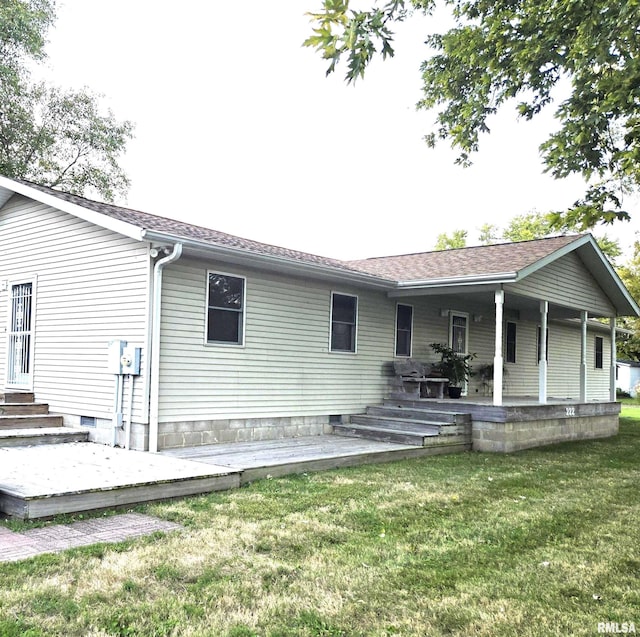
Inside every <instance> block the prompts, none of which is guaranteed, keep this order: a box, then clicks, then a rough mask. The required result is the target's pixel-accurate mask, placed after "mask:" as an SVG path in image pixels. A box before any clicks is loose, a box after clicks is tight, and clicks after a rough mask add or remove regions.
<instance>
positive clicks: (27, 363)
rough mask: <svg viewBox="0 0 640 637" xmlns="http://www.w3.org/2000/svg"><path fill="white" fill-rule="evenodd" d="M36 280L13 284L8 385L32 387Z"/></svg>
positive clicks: (10, 310) (24, 387)
mask: <svg viewBox="0 0 640 637" xmlns="http://www.w3.org/2000/svg"><path fill="white" fill-rule="evenodd" d="M33 295H34V284H33V281H25V282H22V283H14V284H12V285H11V295H10V299H9V304H10V307H9V331H8V343H7V387H11V388H16V389H33V323H34V321H33Z"/></svg>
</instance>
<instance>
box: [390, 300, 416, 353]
mask: <svg viewBox="0 0 640 637" xmlns="http://www.w3.org/2000/svg"><path fill="white" fill-rule="evenodd" d="M400 306H402V307H407V308H409V310H410V311H411V317H410V321H409V322H410V325H409V329H408V330H406V329H403V330H402V332H403V333H406V332H408V333H409V353H408V354H399V353H398V334H399V333H400V332H401V330H400V329H399V326H398V317H399V309H400ZM394 353H395V356H397V357H398V358H411V354H412V353H413V305H409V304H407V303H396V345H395V352H394Z"/></svg>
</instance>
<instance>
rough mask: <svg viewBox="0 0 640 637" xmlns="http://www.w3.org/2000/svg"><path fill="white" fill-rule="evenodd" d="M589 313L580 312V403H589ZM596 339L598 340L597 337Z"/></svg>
mask: <svg viewBox="0 0 640 637" xmlns="http://www.w3.org/2000/svg"><path fill="white" fill-rule="evenodd" d="M588 318H589V314H588V312H586V311H585V310H583V311H582V312H580V401H581V402H583V403H584V402H586V401H587V321H588ZM596 338H598V337H597V336H596Z"/></svg>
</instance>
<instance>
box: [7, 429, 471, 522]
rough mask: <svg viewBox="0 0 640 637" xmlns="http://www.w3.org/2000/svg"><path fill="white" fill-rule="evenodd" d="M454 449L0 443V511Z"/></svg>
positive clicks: (299, 443) (59, 509)
mask: <svg viewBox="0 0 640 637" xmlns="http://www.w3.org/2000/svg"><path fill="white" fill-rule="evenodd" d="M467 448H468V446H467ZM462 450H463V449H462V447H461V446H460V445H440V446H438V447H435V448H426V447H425V448H421V447H416V446H413V445H403V444H394V443H386V442H378V441H370V440H363V439H360V438H346V437H338V436H331V435H328V436H311V437H306V438H293V439H283V440H274V441H260V442H251V443H233V444H225V445H210V446H203V447H190V448H184V449H173V450H168V451H165V452H162V453H159V454H151V453H147V452H141V451H131V450H125V449H120V448H114V447H107V446H104V445H100V444H96V443H91V442H76V443H65V444H49V445H44V446H30V447H0V514H4V515H6V516H11V517H16V518H19V519H37V518H47V517H52V516H54V515H58V514H62V513H80V512H82V511H90V510H99V509H107V508H118V507H123V506H130V505H133V504H138V503H143V502H149V501H154V500H166V499H170V498H176V497H184V496H189V495H196V494H201V493H208V492H212V491H220V490H227V489H232V488H237V487H239V486H240V485H241V484H246V483H248V482H251V481H253V480H256V479H259V478H264V477H267V476H273V477H277V476H283V475H287V474H292V473H302V472H307V471H323V470H327V469H332V468H337V467H347V466H355V465H359V464H367V463H373V462H389V461H393V460H401V459H405V458H414V457H419V456H424V455H433V454H441V453H451V452H452V451H462Z"/></svg>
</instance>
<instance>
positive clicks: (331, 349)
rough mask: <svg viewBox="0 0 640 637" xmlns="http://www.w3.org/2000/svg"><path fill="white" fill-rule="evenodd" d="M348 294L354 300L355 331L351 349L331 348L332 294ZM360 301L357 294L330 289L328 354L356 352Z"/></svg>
mask: <svg viewBox="0 0 640 637" xmlns="http://www.w3.org/2000/svg"><path fill="white" fill-rule="evenodd" d="M336 295H339V296H349V297H351V298H352V299H355V300H356V317H355V321H356V322H355V333H354V335H353V350H350V349H349V350H347V349H333V348H332V347H331V341H332V340H333V339H332V338H331V337H332V336H333V298H334V296H336ZM359 306H360V302H359V298H358V295H357V294H349V293H348V292H338V291H334V290H332V291H331V305H330V308H329V353H330V354H357V353H358V322H359V318H360V316H359V312H360V308H359Z"/></svg>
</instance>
